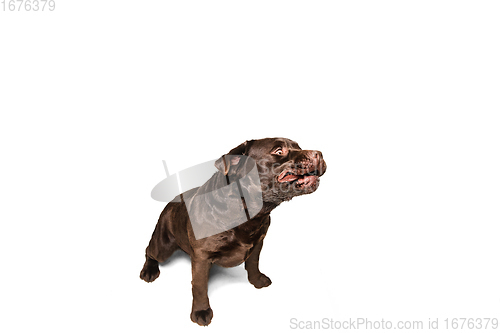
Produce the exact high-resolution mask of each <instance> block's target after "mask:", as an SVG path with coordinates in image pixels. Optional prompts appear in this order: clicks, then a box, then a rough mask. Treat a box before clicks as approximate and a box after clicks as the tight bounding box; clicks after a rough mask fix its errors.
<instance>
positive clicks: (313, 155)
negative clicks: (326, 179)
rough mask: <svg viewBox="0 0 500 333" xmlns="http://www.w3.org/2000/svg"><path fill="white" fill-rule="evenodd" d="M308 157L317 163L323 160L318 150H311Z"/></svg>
mask: <svg viewBox="0 0 500 333" xmlns="http://www.w3.org/2000/svg"><path fill="white" fill-rule="evenodd" d="M310 156H311V158H312V159H313V160H315V161H316V162H319V161H320V160H321V159H322V158H323V154H321V152H320V151H319V150H311V153H310Z"/></svg>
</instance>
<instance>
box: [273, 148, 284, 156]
mask: <svg viewBox="0 0 500 333" xmlns="http://www.w3.org/2000/svg"><path fill="white" fill-rule="evenodd" d="M273 154H275V155H283V149H282V148H281V147H279V148H276V149H275V150H274V151H273Z"/></svg>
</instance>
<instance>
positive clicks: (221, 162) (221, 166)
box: [215, 140, 253, 175]
mask: <svg viewBox="0 0 500 333" xmlns="http://www.w3.org/2000/svg"><path fill="white" fill-rule="evenodd" d="M252 141H253V140H252ZM250 143H251V141H245V142H243V143H242V144H240V145H239V146H238V147H235V148H233V149H231V150H230V151H229V153H227V154H225V155H222V156H221V157H220V158H219V159H218V160H217V161H215V167H216V168H217V169H218V170H219V171H220V172H222V173H223V174H224V175H227V174H228V173H229V169H230V168H231V166H236V165H238V163H240V159H241V157H240V156H239V155H241V156H243V155H247V153H248V148H249V147H250Z"/></svg>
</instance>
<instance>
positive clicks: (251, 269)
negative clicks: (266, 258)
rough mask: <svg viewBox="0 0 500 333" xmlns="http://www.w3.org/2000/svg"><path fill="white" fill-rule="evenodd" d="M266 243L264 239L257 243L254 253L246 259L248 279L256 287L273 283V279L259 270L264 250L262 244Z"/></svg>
mask: <svg viewBox="0 0 500 333" xmlns="http://www.w3.org/2000/svg"><path fill="white" fill-rule="evenodd" d="M263 244H264V240H261V241H260V242H258V243H257V245H255V248H254V249H253V251H252V254H250V256H249V257H248V258H247V260H246V261H245V269H246V270H247V272H248V281H250V283H251V284H253V286H254V287H255V288H259V289H260V288H263V287H267V286H269V285H270V284H271V279H270V278H268V277H267V276H266V275H265V274H262V273H261V272H260V270H259V256H260V251H261V250H262V245H263Z"/></svg>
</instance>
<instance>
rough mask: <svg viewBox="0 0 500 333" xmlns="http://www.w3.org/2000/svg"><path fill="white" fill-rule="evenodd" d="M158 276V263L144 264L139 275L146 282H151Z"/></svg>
mask: <svg viewBox="0 0 500 333" xmlns="http://www.w3.org/2000/svg"><path fill="white" fill-rule="evenodd" d="M158 276H160V269H159V268H158V265H154V266H149V265H148V266H144V268H143V269H142V271H141V275H140V277H141V279H143V280H144V281H146V282H153V281H154V280H156V278H157V277H158Z"/></svg>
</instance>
